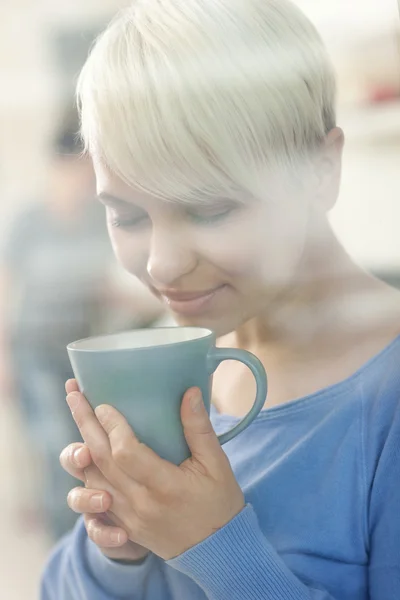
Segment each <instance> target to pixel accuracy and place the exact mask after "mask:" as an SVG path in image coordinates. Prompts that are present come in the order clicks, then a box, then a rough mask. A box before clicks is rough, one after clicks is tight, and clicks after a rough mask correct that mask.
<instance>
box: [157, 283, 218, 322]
mask: <svg viewBox="0 0 400 600" xmlns="http://www.w3.org/2000/svg"><path fill="white" fill-rule="evenodd" d="M224 287H225V286H224V285H220V286H218V287H216V288H213V289H210V290H205V291H197V292H177V291H172V290H163V291H161V290H160V291H159V293H160V294H161V296H162V298H163V299H164V301H165V302H166V303H167V304H168V306H169V308H170V309H171V310H172V311H173V312H176V313H180V314H185V315H193V314H196V313H199V312H204V310H205V309H206V308H207V307H208V305H209V304H210V302H211V301H212V300H213V299H214V297H215V296H216V295H217V294H218V293H220V292H221V291H222V290H223V288H224Z"/></svg>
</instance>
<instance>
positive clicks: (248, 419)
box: [207, 348, 268, 445]
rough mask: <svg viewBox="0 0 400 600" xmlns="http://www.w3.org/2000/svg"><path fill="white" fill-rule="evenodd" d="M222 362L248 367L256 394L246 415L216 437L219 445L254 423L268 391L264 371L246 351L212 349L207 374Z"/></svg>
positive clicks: (211, 372) (258, 361)
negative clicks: (234, 361)
mask: <svg viewBox="0 0 400 600" xmlns="http://www.w3.org/2000/svg"><path fill="white" fill-rule="evenodd" d="M224 360H239V361H240V362H242V363H243V364H245V365H246V366H247V367H249V369H250V370H251V372H252V373H253V375H254V377H255V380H256V384H257V393H256V399H255V401H254V404H253V406H252V408H251V409H250V411H249V412H248V413H247V415H246V416H245V417H243V419H242V420H241V421H240V422H239V423H238V424H237V425H235V427H233V428H232V429H230V430H229V431H227V432H226V433H223V434H221V435H219V436H218V440H219V442H220V444H221V445H222V444H225V443H226V442H229V440H231V439H233V438H234V437H236V436H237V434H238V433H241V432H242V431H243V430H244V429H246V427H248V426H249V425H250V423H252V421H254V419H255V418H256V417H257V415H258V414H259V412H260V411H261V409H262V408H263V406H264V404H265V399H266V396H267V391H268V383H267V375H266V373H265V369H264V367H263V365H262V363H261V361H260V360H259V359H258V358H257V357H256V356H254V354H252V353H251V352H248V351H247V350H236V349H234V348H212V349H211V350H210V352H209V353H208V356H207V363H208V368H209V374H210V375H212V374H213V373H214V371H215V370H216V368H217V367H218V366H219V365H220V363H222V361H224Z"/></svg>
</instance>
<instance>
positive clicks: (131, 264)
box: [108, 225, 147, 277]
mask: <svg viewBox="0 0 400 600" xmlns="http://www.w3.org/2000/svg"><path fill="white" fill-rule="evenodd" d="M108 232H109V236H110V240H111V245H112V248H113V250H114V254H115V257H116V259H117V260H118V262H119V263H120V264H121V265H122V266H123V267H124V269H125V270H126V271H128V272H129V273H131V274H132V275H135V276H136V277H140V276H141V275H142V273H143V272H144V271H145V270H146V265H147V243H146V242H145V241H144V240H142V239H141V237H140V236H133V235H129V233H127V232H124V231H122V230H118V228H115V227H112V226H110V225H109V226H108Z"/></svg>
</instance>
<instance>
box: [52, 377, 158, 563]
mask: <svg viewBox="0 0 400 600" xmlns="http://www.w3.org/2000/svg"><path fill="white" fill-rule="evenodd" d="M66 391H67V393H71V392H74V391H78V386H77V383H76V381H75V380H72V379H71V380H69V381H68V382H67V384H66ZM60 462H61V465H62V467H63V468H64V469H65V471H67V473H69V474H70V475H72V476H73V477H75V478H76V479H80V480H81V481H83V482H84V483H85V484H86V488H87V489H85V488H79V487H78V488H74V489H73V490H71V492H70V493H69V495H68V505H69V507H70V508H71V509H72V510H73V511H74V512H77V513H83V515H84V522H85V526H86V530H87V533H88V536H89V538H90V539H91V540H92V541H93V542H94V543H95V544H96V545H97V546H98V547H99V548H100V550H101V551H102V552H103V554H104V555H105V556H107V557H108V558H111V559H113V560H123V561H138V560H140V559H142V558H144V557H145V556H147V554H148V553H149V551H148V550H147V548H143V547H142V546H139V545H138V544H135V543H133V542H131V541H130V540H129V539H128V534H127V533H126V531H125V530H124V529H123V528H121V527H119V526H118V525H119V521H118V518H116V517H115V516H114V515H113V514H112V511H111V507H112V497H111V495H110V493H109V492H108V491H106V490H107V488H108V487H109V484H108V482H107V481H106V480H105V479H104V477H103V475H102V474H101V472H100V471H99V469H98V468H97V467H96V465H94V464H93V461H92V457H91V455H90V451H89V448H88V447H87V446H86V445H85V444H81V443H75V444H70V445H69V446H67V448H65V449H64V450H63V451H62V453H61V455H60ZM88 488H91V489H88ZM94 496H96V498H94V503H93V502H92V499H93V497H94Z"/></svg>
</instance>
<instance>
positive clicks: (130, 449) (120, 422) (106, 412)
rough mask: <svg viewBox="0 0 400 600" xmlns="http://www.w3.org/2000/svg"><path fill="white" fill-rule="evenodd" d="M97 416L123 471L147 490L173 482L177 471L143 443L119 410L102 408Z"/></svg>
mask: <svg viewBox="0 0 400 600" xmlns="http://www.w3.org/2000/svg"><path fill="white" fill-rule="evenodd" d="M95 414H96V417H97V418H98V420H99V422H100V423H101V425H102V427H103V429H104V431H105V433H106V434H107V436H108V439H109V443H110V447H111V454H112V457H113V460H114V462H115V463H116V464H117V465H118V467H120V469H122V471H124V472H125V473H126V474H127V475H128V476H129V477H131V478H133V479H134V480H135V481H136V482H137V483H139V484H142V485H145V486H146V487H152V488H155V487H157V488H158V487H164V486H166V485H167V484H168V483H169V482H170V481H171V478H172V477H173V475H174V471H176V472H178V469H177V467H175V465H172V464H171V463H169V462H168V461H166V460H163V459H162V458H160V457H159V456H158V455H157V454H156V453H155V452H154V451H153V450H152V449H151V448H149V447H148V446H146V444H143V443H141V442H140V441H139V440H138V438H137V437H136V435H135V433H134V432H133V430H132V428H131V426H130V425H129V423H128V421H127V420H126V419H125V417H124V416H123V415H122V414H121V413H120V412H119V411H118V410H116V409H115V408H114V407H113V406H109V405H107V404H102V405H101V406H98V407H97V408H96V410H95Z"/></svg>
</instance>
